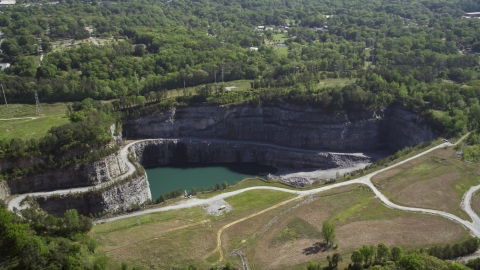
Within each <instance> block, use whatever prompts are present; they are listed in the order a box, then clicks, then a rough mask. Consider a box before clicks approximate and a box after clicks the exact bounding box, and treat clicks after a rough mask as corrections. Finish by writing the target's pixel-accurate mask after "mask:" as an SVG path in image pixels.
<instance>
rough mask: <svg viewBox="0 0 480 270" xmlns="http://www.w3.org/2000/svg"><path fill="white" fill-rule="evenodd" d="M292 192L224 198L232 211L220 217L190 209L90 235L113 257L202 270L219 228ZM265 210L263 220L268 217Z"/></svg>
mask: <svg viewBox="0 0 480 270" xmlns="http://www.w3.org/2000/svg"><path fill="white" fill-rule="evenodd" d="M293 196H294V195H291V194H288V193H284V192H278V191H262V192H261V193H260V192H258V191H249V192H244V193H241V194H239V195H236V196H234V197H230V198H228V199H226V200H227V201H228V202H229V203H230V204H231V205H232V206H233V210H232V211H230V212H229V213H226V214H224V215H221V216H219V217H214V216H209V215H208V214H207V213H206V211H205V210H203V209H202V208H201V207H194V208H189V209H182V210H174V211H167V212H161V213H154V214H147V215H142V216H140V217H132V218H128V219H123V220H117V221H114V222H109V223H105V224H99V225H96V226H95V227H94V228H93V230H92V231H91V235H92V236H93V237H94V238H95V239H97V240H98V241H99V243H100V244H101V246H100V250H101V251H102V252H106V253H107V254H108V255H110V256H112V257H113V258H114V259H115V260H117V261H125V262H129V263H131V264H133V265H143V266H146V267H149V266H150V265H154V266H155V268H154V269H169V268H171V267H184V266H188V265H189V264H195V265H196V266H197V267H199V268H201V269H203V268H207V266H208V265H210V264H211V263H210V261H215V258H214V257H212V258H204V256H205V255H206V254H208V253H209V252H210V251H212V250H213V249H214V248H215V244H216V237H215V236H216V233H217V231H218V230H219V228H221V227H222V226H223V225H225V224H228V223H230V222H232V221H235V220H237V219H240V218H242V217H245V216H248V215H250V214H252V213H255V212H257V211H260V210H262V209H265V208H267V207H269V206H271V205H274V204H276V203H279V202H281V201H284V200H286V199H289V198H292V197H293ZM272 213H274V212H272ZM270 214H271V213H268V212H267V213H266V214H265V215H263V216H262V218H266V219H268V218H271V216H270Z"/></svg>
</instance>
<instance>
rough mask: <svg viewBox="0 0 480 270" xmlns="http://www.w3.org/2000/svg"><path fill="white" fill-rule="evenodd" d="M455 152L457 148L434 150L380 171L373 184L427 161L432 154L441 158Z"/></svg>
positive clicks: (373, 178) (450, 155)
mask: <svg viewBox="0 0 480 270" xmlns="http://www.w3.org/2000/svg"><path fill="white" fill-rule="evenodd" d="M454 154H455V150H453V149H452V148H447V149H445V148H443V149H437V150H435V151H432V152H430V153H428V154H425V155H423V156H421V157H418V158H416V159H413V160H410V161H409V162H406V163H404V164H402V165H400V166H397V167H395V168H393V169H390V170H387V171H385V172H382V173H379V174H377V175H375V176H374V177H372V179H371V181H372V183H373V184H377V183H382V182H383V181H385V180H387V179H389V178H391V177H393V176H395V175H397V174H399V173H401V172H402V171H404V170H406V169H408V168H411V167H413V166H415V165H417V164H420V163H422V162H425V161H427V160H428V159H429V158H431V157H432V156H435V157H441V158H449V157H452V156H453V155H454Z"/></svg>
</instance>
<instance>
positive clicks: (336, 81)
mask: <svg viewBox="0 0 480 270" xmlns="http://www.w3.org/2000/svg"><path fill="white" fill-rule="evenodd" d="M353 83H355V79H350V78H327V79H325V80H321V81H320V82H319V83H318V87H319V88H324V87H329V86H337V85H338V86H345V85H349V84H353Z"/></svg>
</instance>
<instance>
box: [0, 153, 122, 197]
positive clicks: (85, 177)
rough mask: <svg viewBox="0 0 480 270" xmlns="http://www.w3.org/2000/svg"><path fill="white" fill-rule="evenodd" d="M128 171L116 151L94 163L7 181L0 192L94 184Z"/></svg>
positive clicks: (44, 189)
mask: <svg viewBox="0 0 480 270" xmlns="http://www.w3.org/2000/svg"><path fill="white" fill-rule="evenodd" d="M127 171H128V167H127V165H126V164H125V162H124V161H123V160H122V158H121V156H120V154H119V153H115V154H112V155H109V156H107V157H105V158H103V159H102V160H100V161H96V162H93V163H87V164H79V165H76V166H71V167H67V168H64V169H60V170H49V171H45V172H42V173H37V174H33V175H27V176H22V177H18V178H15V179H11V180H8V181H5V182H4V183H3V185H6V187H8V188H7V189H5V190H4V192H0V198H2V197H1V196H2V194H3V193H5V194H6V195H9V194H21V193H28V192H37V191H46V190H55V189H68V188H74V187H86V186H93V185H97V184H100V183H103V182H108V181H111V180H112V179H114V178H116V177H118V176H120V175H122V174H124V173H125V172H127ZM0 189H1V187H0ZM7 193H8V194H7ZM6 195H5V196H6Z"/></svg>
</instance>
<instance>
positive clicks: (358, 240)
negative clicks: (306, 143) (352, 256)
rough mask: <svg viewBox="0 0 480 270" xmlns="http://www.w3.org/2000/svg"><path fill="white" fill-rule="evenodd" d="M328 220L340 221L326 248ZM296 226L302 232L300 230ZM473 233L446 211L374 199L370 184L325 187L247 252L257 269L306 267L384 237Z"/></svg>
mask: <svg viewBox="0 0 480 270" xmlns="http://www.w3.org/2000/svg"><path fill="white" fill-rule="evenodd" d="M352 188H353V189H352ZM348 189H350V190H348ZM322 195H323V196H322ZM325 220H330V221H332V222H334V223H335V225H336V228H337V229H336V235H337V238H336V240H335V243H338V249H337V250H333V249H330V250H324V249H323V247H322V244H323V243H324V242H323V240H322V239H319V238H317V237H316V236H317V235H318V232H320V231H321V227H322V222H323V221H325ZM239 226H240V225H239ZM432 228H435V230H432ZM238 230H239V228H237V230H235V231H232V233H235V232H236V231H238ZM292 230H294V231H295V233H292ZM297 231H300V232H301V233H300V234H297ZM286 234H287V235H286ZM288 234H290V235H288ZM468 237H469V236H468V232H467V231H465V229H464V228H463V227H462V226H461V225H458V224H457V223H454V222H452V221H449V220H447V219H444V218H441V217H436V216H430V215H422V214H415V213H409V212H404V211H399V210H393V209H389V208H387V207H385V206H384V205H383V204H382V203H381V202H380V201H378V200H377V199H375V198H374V196H373V193H372V192H370V190H369V189H367V188H365V187H357V188H355V187H353V186H352V187H349V188H345V191H344V193H340V194H332V195H326V194H323V193H320V198H319V199H317V200H315V201H313V202H311V203H308V204H306V205H303V206H300V207H299V208H298V209H296V210H294V211H292V212H290V213H289V214H287V215H285V216H284V217H283V218H281V220H279V221H277V223H276V224H275V225H274V226H272V227H271V228H270V229H269V230H268V231H267V233H266V234H265V236H264V237H263V238H261V239H259V240H258V241H257V242H256V243H254V244H253V245H252V246H250V247H249V248H248V252H247V257H248V259H249V264H250V266H251V267H252V269H294V268H297V267H300V268H301V267H302V266H303V269H305V268H304V265H305V264H306V262H307V261H308V260H315V261H325V259H326V257H327V256H328V255H332V254H333V253H335V252H338V253H340V254H343V257H344V258H347V257H348V256H349V255H348V254H349V253H350V252H351V251H352V250H354V249H357V248H359V247H361V246H363V245H370V244H373V245H377V244H378V243H381V242H383V243H385V244H387V245H389V246H395V245H400V246H402V247H404V248H406V249H407V250H411V249H415V248H420V247H426V246H431V245H435V244H441V243H450V244H452V243H456V242H459V241H462V240H464V239H467V238H468ZM279 239H280V240H281V241H279ZM325 264H326V263H325V262H324V263H323V265H325Z"/></svg>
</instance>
